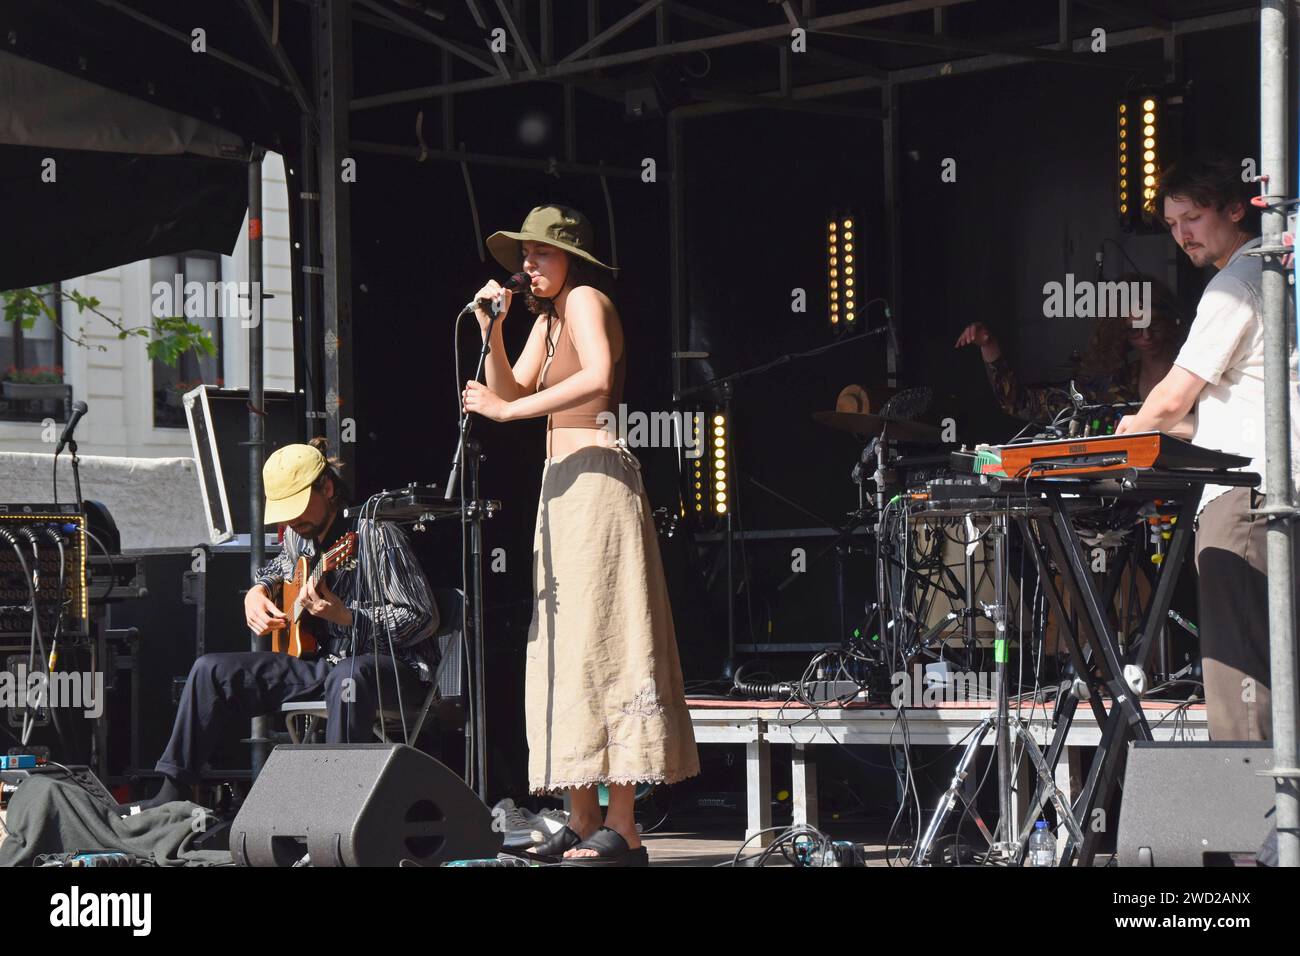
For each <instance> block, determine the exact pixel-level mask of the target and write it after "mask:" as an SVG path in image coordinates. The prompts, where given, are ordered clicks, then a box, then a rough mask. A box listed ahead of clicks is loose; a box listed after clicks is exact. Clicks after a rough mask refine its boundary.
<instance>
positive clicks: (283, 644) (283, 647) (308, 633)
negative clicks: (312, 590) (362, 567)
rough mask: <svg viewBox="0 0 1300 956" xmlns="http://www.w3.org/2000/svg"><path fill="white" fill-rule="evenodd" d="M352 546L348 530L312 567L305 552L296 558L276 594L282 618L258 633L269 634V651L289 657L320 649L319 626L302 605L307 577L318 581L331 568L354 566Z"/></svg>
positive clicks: (354, 539) (353, 541)
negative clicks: (290, 572) (278, 598)
mask: <svg viewBox="0 0 1300 956" xmlns="http://www.w3.org/2000/svg"><path fill="white" fill-rule="evenodd" d="M356 547H357V533H356V532H355V531H349V532H348V533H347V534H345V535H344V536H343V537H342V538H340V539H339V540H338V543H337V544H335V545H334V546H333V547H332V548H330V549H329V550H328V551H326V552H325V553H324V554H322V555H321V556H320V560H318V561H317V562H316V567H315V568H314V569H311V570H309V568H310V562H309V559H308V558H307V557H306V556H305V555H304V556H303V557H300V558H299V559H298V562H297V563H296V564H295V565H294V568H293V576H292V577H289V578H286V579H285V581H284V583H283V590H282V591H281V594H280V610H281V612H283V614H284V616H285V620H284V621H283V622H278V623H277V624H275V625H272V626H271V627H269V628H267V629H266V630H265V631H263V632H262V635H267V634H269V635H271V650H273V651H275V652H276V653H277V654H288V655H289V656H290V657H310V656H312V655H313V654H315V653H316V652H317V651H319V650H320V642H319V641H317V639H316V634H317V629H318V628H320V627H323V625H322V624H321V623H320V621H319V619H318V618H315V617H312V616H311V614H310V613H309V612H308V611H307V610H306V609H305V608H304V607H303V606H302V598H303V591H304V589H305V588H306V586H307V581H308V580H311V581H312V582H318V581H320V579H321V578H322V577H324V576H325V574H326V573H327V572H329V571H333V570H334V569H335V568H343V569H345V570H350V569H351V568H353V567H355V566H356V558H355V552H356ZM309 575H310V577H309Z"/></svg>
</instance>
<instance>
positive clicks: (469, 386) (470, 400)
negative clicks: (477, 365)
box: [461, 379, 510, 422]
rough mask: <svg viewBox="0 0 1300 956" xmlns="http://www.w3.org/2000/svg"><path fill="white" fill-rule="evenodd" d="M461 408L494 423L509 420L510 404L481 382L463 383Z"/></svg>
mask: <svg viewBox="0 0 1300 956" xmlns="http://www.w3.org/2000/svg"><path fill="white" fill-rule="evenodd" d="M461 406H462V408H463V409H464V410H465V411H469V412H477V413H478V414H480V415H482V416H483V417H484V418H490V419H492V420H493V421H494V422H504V421H508V420H509V418H510V403H509V402H507V401H506V400H505V399H503V398H502V397H501V396H500V395H498V394H497V393H496V392H494V391H492V389H490V388H488V387H487V386H486V385H484V384H483V383H482V382H476V381H473V380H472V379H471V380H470V381H468V382H466V383H465V391H464V392H462V393H461Z"/></svg>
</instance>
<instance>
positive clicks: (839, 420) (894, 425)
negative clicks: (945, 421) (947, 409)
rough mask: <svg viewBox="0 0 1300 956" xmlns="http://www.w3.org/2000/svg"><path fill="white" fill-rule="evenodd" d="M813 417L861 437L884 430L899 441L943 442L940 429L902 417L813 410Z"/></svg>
mask: <svg viewBox="0 0 1300 956" xmlns="http://www.w3.org/2000/svg"><path fill="white" fill-rule="evenodd" d="M812 417H813V420H814V421H818V422H821V423H822V424H823V425H829V426H830V427H831V428H837V429H839V430H840V431H845V432H851V433H852V434H854V435H857V436H858V437H859V438H874V437H875V436H876V435H879V434H880V433H881V432H884V433H885V437H887V438H894V439H897V440H898V441H917V442H934V443H935V444H940V443H941V437H940V436H941V433H940V431H939V429H938V428H937V427H936V426H934V425H927V424H925V423H924V422H910V421H904V420H903V419H901V418H887V417H885V416H884V415H868V414H866V413H864V412H813V416H812ZM886 429H888V430H887V431H886Z"/></svg>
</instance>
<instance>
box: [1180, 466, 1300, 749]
mask: <svg viewBox="0 0 1300 956" xmlns="http://www.w3.org/2000/svg"><path fill="white" fill-rule="evenodd" d="M1252 500H1254V501H1256V502H1259V503H1262V501H1263V498H1262V496H1260V495H1259V494H1257V493H1256V492H1254V491H1253V490H1252V489H1250V488H1234V489H1232V490H1231V491H1229V492H1226V493H1225V494H1222V495H1220V496H1219V497H1217V498H1215V499H1214V500H1213V501H1211V502H1210V503H1209V504H1208V505H1206V506H1205V509H1204V510H1203V511H1202V512H1201V515H1200V518H1199V519H1198V522H1197V526H1196V571H1197V575H1198V577H1199V578H1200V589H1199V594H1198V599H1199V600H1198V603H1199V605H1200V618H1201V621H1200V634H1201V666H1202V670H1203V672H1204V676H1205V702H1206V709H1207V710H1208V712H1209V723H1210V737H1211V738H1213V739H1214V740H1271V739H1272V737H1273V700H1272V695H1271V694H1270V692H1269V647H1268V645H1269V637H1268V577H1267V574H1268V568H1267V551H1266V545H1265V537H1266V532H1267V527H1266V526H1267V522H1265V520H1264V519H1263V518H1262V517H1254V516H1251V515H1249V514H1247V511H1248V509H1250V508H1251V507H1252V503H1251V502H1252ZM1296 567H1300V565H1296Z"/></svg>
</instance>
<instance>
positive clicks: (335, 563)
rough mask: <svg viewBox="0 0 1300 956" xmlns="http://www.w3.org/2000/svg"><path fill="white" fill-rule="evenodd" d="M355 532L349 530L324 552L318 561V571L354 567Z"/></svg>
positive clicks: (323, 571)
mask: <svg viewBox="0 0 1300 956" xmlns="http://www.w3.org/2000/svg"><path fill="white" fill-rule="evenodd" d="M356 551H357V533H356V532H355V531H349V532H348V533H347V534H345V535H344V536H343V537H341V538H340V539H339V540H338V543H337V544H335V545H334V547H332V548H330V549H329V550H328V551H326V552H325V554H324V556H322V557H321V561H320V572H321V574H324V573H325V572H327V571H333V570H334V569H335V568H345V569H350V568H353V567H356Z"/></svg>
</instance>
